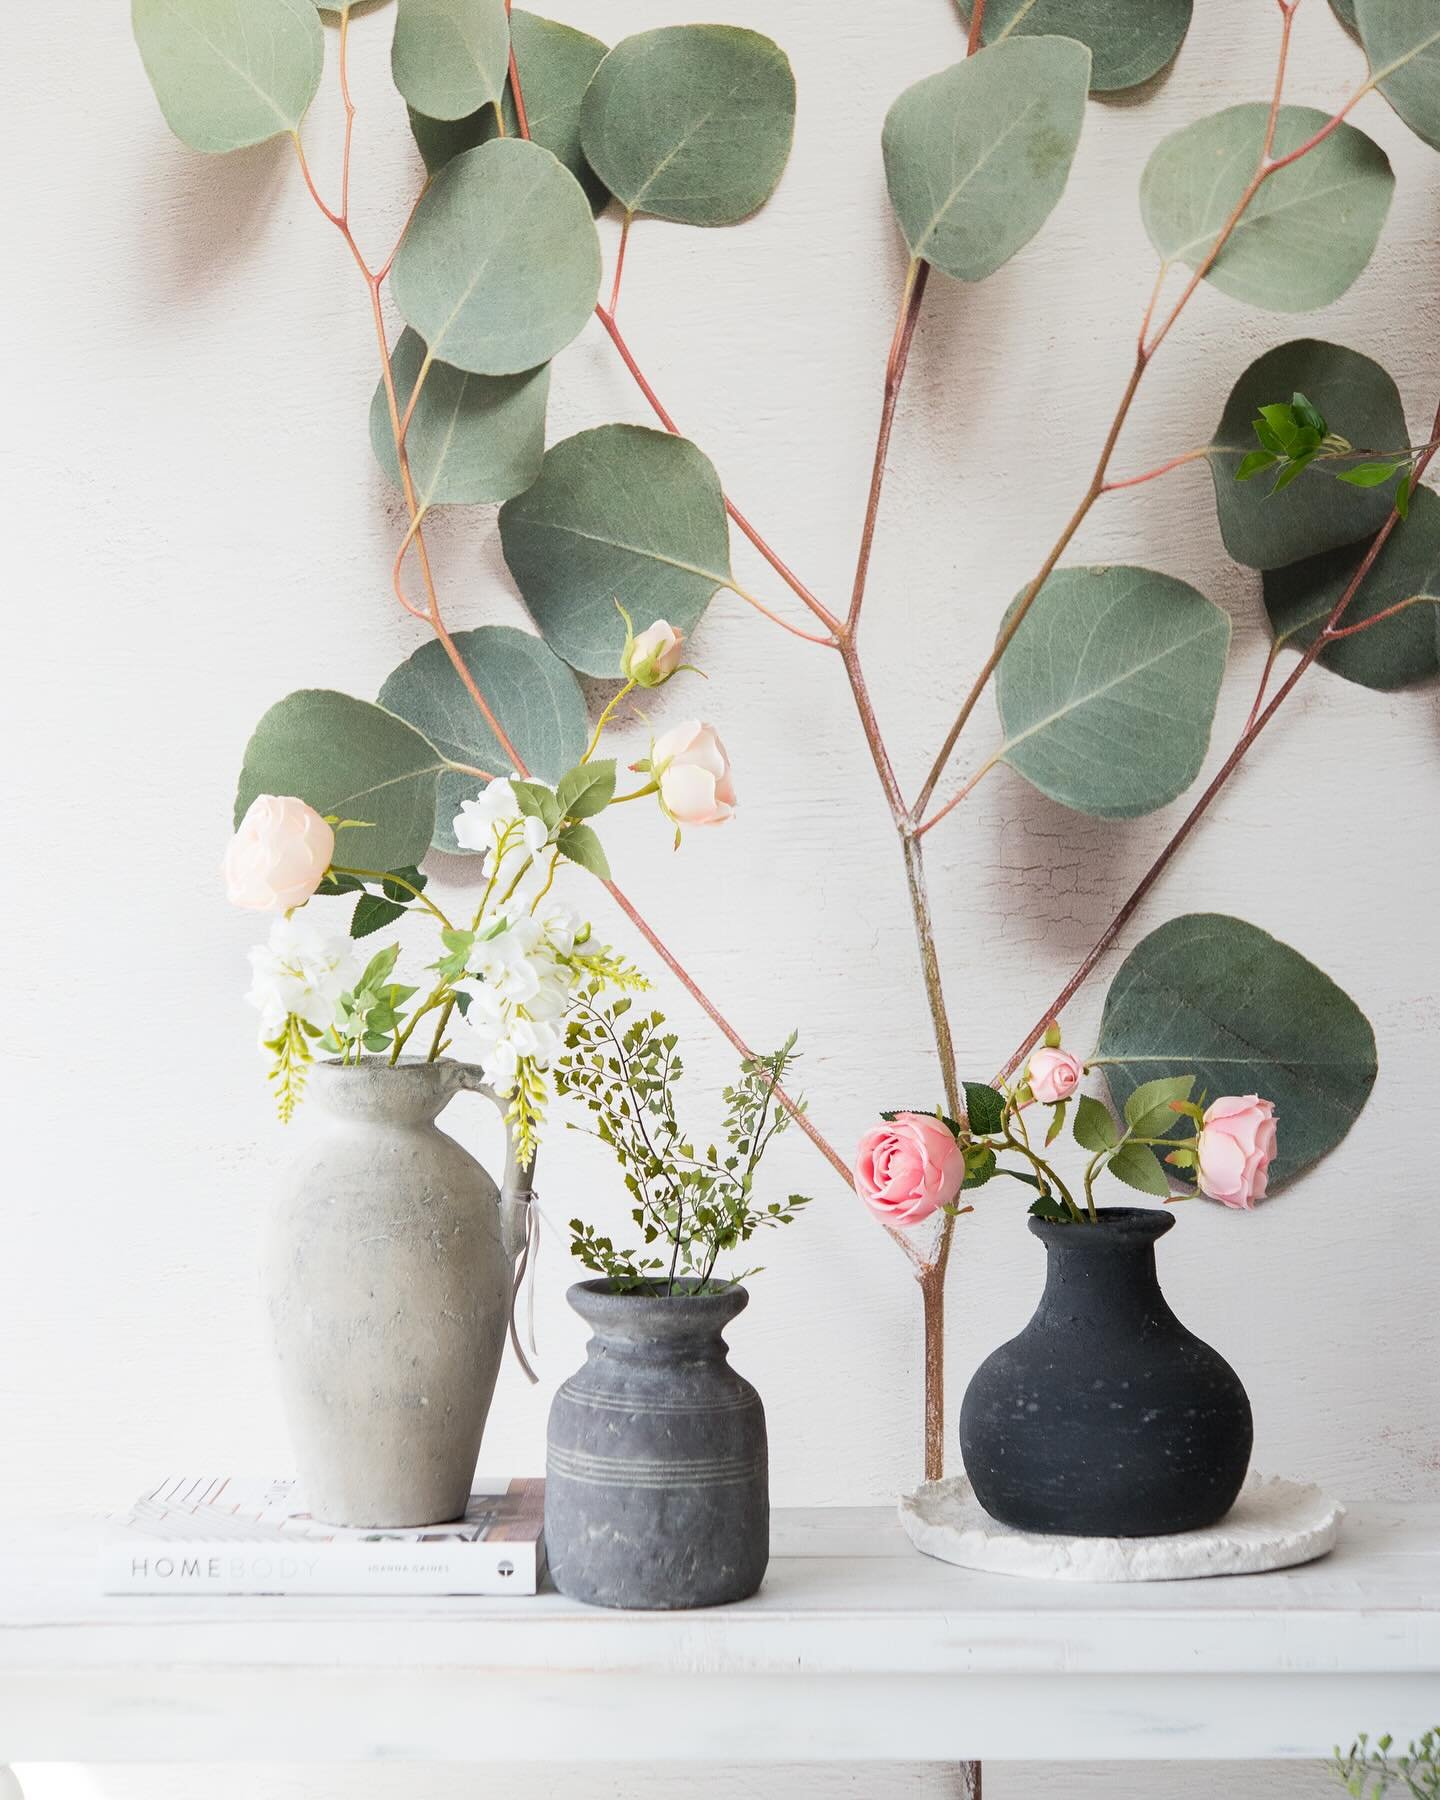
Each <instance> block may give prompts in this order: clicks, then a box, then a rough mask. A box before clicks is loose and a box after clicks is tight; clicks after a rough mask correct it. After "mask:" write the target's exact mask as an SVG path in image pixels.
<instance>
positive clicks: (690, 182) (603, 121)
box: [580, 25, 795, 225]
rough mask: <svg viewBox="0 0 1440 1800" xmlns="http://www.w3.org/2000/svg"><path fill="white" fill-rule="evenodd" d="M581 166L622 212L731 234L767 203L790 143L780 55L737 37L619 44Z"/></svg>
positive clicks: (670, 37) (791, 111) (704, 31)
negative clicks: (724, 229)
mask: <svg viewBox="0 0 1440 1800" xmlns="http://www.w3.org/2000/svg"><path fill="white" fill-rule="evenodd" d="M580 135H581V141H582V143H583V144H584V147H585V156H586V159H587V160H588V162H589V163H590V166H591V167H592V168H593V169H594V170H595V173H596V174H597V175H598V176H599V177H600V179H601V180H602V181H603V182H604V183H605V185H606V186H607V187H608V188H609V189H610V192H611V193H612V194H614V196H615V198H616V199H617V200H619V201H620V203H621V205H622V206H624V207H625V208H626V210H627V211H629V212H632V213H635V212H638V213H651V214H653V215H654V216H655V217H656V218H660V219H674V220H675V221H676V222H677V223H679V224H681V225H734V224H736V223H738V221H739V220H741V219H745V218H748V217H749V216H750V214H751V213H753V212H754V211H755V210H756V209H757V208H758V207H760V206H763V205H764V204H765V202H766V201H767V200H768V199H769V198H770V196H771V194H773V193H774V191H775V188H776V185H777V184H778V182H779V180H780V177H781V175H782V174H783V173H784V172H785V163H786V161H787V159H788V157H789V155H790V143H791V139H792V138H793V137H794V135H795V77H794V75H793V74H792V73H791V70H790V62H789V59H788V58H787V56H786V55H785V52H784V51H783V50H782V49H781V48H780V46H779V45H778V44H775V43H772V42H771V40H770V39H769V38H767V37H762V36H761V35H760V33H759V32H758V31H743V30H741V29H740V27H738V26H735V25H665V26H662V27H661V28H660V29H659V30H658V31H642V32H640V33H638V34H637V35H636V36H635V37H628V38H624V39H622V40H621V42H620V43H618V44H617V45H616V46H615V48H614V49H613V50H612V51H611V52H610V54H609V55H608V56H607V57H606V58H605V60H604V62H602V63H601V65H600V67H599V68H598V69H597V70H596V71H595V78H594V80H593V81H592V82H591V83H590V86H589V90H588V91H587V93H586V95H585V104H584V106H583V108H582V109H581V114H580Z"/></svg>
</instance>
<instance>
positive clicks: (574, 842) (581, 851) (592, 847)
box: [555, 825, 610, 881]
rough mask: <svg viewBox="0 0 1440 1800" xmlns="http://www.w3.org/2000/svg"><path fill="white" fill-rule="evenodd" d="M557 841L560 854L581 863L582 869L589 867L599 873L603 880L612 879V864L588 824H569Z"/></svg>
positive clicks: (591, 871)
mask: <svg viewBox="0 0 1440 1800" xmlns="http://www.w3.org/2000/svg"><path fill="white" fill-rule="evenodd" d="M555 843H556V847H557V848H558V849H559V851H560V854H561V855H562V856H565V857H568V858H569V859H570V861H571V862H573V863H579V865H580V867H581V868H582V869H588V870H589V871H590V873H591V874H592V875H598V876H599V877H600V879H601V881H608V880H609V879H610V864H609V862H608V860H607V859H606V856H605V851H604V848H603V846H602V845H601V843H600V839H599V838H598V837H597V836H596V835H595V833H594V832H593V831H592V830H591V829H590V827H589V826H588V825H567V826H566V827H565V829H564V830H563V831H562V832H561V833H560V835H559V837H558V838H556V840H555Z"/></svg>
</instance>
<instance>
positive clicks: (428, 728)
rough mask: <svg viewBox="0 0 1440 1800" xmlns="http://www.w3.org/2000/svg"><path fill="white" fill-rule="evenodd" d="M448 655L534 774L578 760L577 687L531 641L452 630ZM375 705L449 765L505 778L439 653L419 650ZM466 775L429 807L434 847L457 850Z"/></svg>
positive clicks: (525, 636) (505, 764)
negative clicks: (453, 654)
mask: <svg viewBox="0 0 1440 1800" xmlns="http://www.w3.org/2000/svg"><path fill="white" fill-rule="evenodd" d="M454 643H455V648H456V649H457V650H458V651H459V652H460V655H461V657H462V658H463V659H464V662H465V666H466V668H467V669H469V671H470V673H471V674H472V675H473V676H474V677H475V685H476V686H477V687H478V688H479V689H480V692H481V693H482V694H483V695H484V696H485V699H486V701H487V703H488V704H489V706H490V709H491V711H492V712H493V713H494V714H495V717H496V718H497V719H498V720H499V721H500V723H501V725H502V727H503V728H504V731H505V735H506V736H507V737H508V738H509V739H510V742H511V743H512V744H513V745H514V746H515V748H516V750H518V751H519V753H520V755H521V757H522V758H523V760H524V762H525V764H526V767H527V768H528V769H529V770H530V772H531V774H532V775H536V776H538V777H539V778H540V779H541V780H542V781H550V782H554V781H558V780H559V779H560V777H561V776H562V775H563V774H564V773H565V771H566V770H567V769H570V768H573V766H574V765H575V764H576V763H577V762H578V761H579V760H580V758H581V757H582V756H583V755H584V754H585V745H586V743H587V742H588V741H589V731H588V728H587V723H586V717H585V699H584V696H583V695H582V694H581V692H580V684H579V682H577V681H576V679H575V677H574V676H573V675H572V674H571V673H570V671H569V669H567V668H566V666H565V664H564V663H563V662H561V660H560V658H559V657H558V656H556V655H555V653H554V651H553V650H548V649H546V647H545V645H544V644H543V643H541V641H540V639H539V638H537V637H531V636H530V635H529V633H528V632H524V631H515V630H513V629H512V628H511V627H510V626H508V625H482V626H480V627H479V628H478V629H477V630H475V631H457V632H456V633H455V634H454ZM380 704H381V705H382V706H384V707H386V708H388V709H389V711H391V712H393V713H397V714H398V715H399V716H400V717H401V718H402V719H408V720H409V722H410V723H411V724H412V725H413V726H415V728H416V729H417V730H418V731H422V732H423V733H424V734H425V736H426V738H427V739H428V740H429V741H430V742H431V743H432V744H434V745H435V746H436V748H437V749H439V750H440V751H441V752H442V753H443V754H444V755H445V756H446V757H448V758H449V760H450V761H451V762H452V763H466V764H468V765H469V766H470V767H471V768H472V769H486V770H488V771H490V773H492V774H494V775H506V774H509V772H510V759H509V758H508V757H507V756H506V754H505V752H504V751H503V750H502V749H501V748H500V745H499V742H498V741H497V739H496V737H495V734H494V732H492V731H491V729H490V727H489V726H488V725H487V724H486V723H485V720H484V717H483V715H482V714H481V712H480V709H479V707H477V706H476V704H475V702H474V700H472V699H471V697H470V693H469V690H468V689H467V688H466V686H465V684H464V683H463V682H462V681H461V679H460V677H459V676H458V675H457V674H456V672H455V669H454V667H453V665H452V664H451V661H450V658H449V657H448V656H447V655H446V654H445V650H444V647H443V646H442V645H441V644H439V643H438V642H431V643H428V644H422V645H421V647H420V648H419V649H418V650H417V651H416V652H415V654H414V655H413V656H412V657H409V658H408V659H407V660H406V661H405V662H403V663H401V665H400V667H399V668H398V669H396V670H395V671H394V672H393V673H392V674H391V675H390V676H389V677H388V678H387V680H386V682H385V685H384V687H382V688H381V690H380ZM476 788H477V781H476V778H475V776H474V775H468V774H461V773H459V772H457V771H453V770H447V771H446V772H445V773H444V774H442V775H441V777H440V787H439V794H438V798H437V801H436V805H435V837H434V842H435V848H436V849H437V850H459V848H460V846H459V845H458V844H457V843H456V842H455V832H454V821H455V815H456V813H457V812H459V810H460V803H461V801H462V800H472V799H474V797H475V792H476Z"/></svg>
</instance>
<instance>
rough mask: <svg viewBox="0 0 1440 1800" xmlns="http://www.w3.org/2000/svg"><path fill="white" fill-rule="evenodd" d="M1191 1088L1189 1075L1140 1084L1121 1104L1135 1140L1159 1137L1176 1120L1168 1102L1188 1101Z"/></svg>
mask: <svg viewBox="0 0 1440 1800" xmlns="http://www.w3.org/2000/svg"><path fill="white" fill-rule="evenodd" d="M1194 1087H1195V1077H1194V1076H1193V1075H1162V1076H1161V1077H1160V1079H1159V1080H1158V1081H1142V1082H1141V1084H1140V1086H1139V1087H1137V1088H1136V1089H1135V1091H1134V1093H1133V1094H1131V1095H1130V1096H1129V1097H1128V1098H1127V1099H1126V1101H1125V1123H1126V1124H1127V1125H1128V1126H1129V1127H1130V1130H1131V1132H1132V1133H1133V1135H1134V1136H1136V1137H1161V1136H1162V1135H1163V1134H1164V1133H1165V1132H1167V1131H1169V1129H1170V1128H1171V1126H1172V1125H1174V1123H1175V1120H1176V1113H1175V1111H1174V1108H1173V1107H1172V1106H1171V1104H1170V1102H1171V1101H1172V1100H1188V1099H1189V1098H1190V1095H1191V1093H1192V1091H1193V1090H1194Z"/></svg>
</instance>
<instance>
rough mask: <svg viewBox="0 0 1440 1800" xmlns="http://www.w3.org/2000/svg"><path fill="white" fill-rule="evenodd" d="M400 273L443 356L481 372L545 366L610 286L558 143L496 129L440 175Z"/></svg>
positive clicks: (418, 322)
mask: <svg viewBox="0 0 1440 1800" xmlns="http://www.w3.org/2000/svg"><path fill="white" fill-rule="evenodd" d="M391 280H392V283H393V287H394V292H395V304H396V305H397V306H398V307H399V309H400V312H401V314H402V316H403V317H404V319H405V322H406V324H408V325H412V326H413V327H414V328H415V330H416V331H418V332H419V334H420V336H421V337H422V338H423V339H424V340H425V342H426V343H427V344H428V345H429V346H430V349H431V351H432V352H433V353H434V354H435V355H436V356H437V357H439V358H440V359H441V360H442V361H443V362H447V363H449V364H450V365H451V366H452V367H453V368H457V369H465V370H467V371H468V372H469V373H470V374H472V375H515V374H518V373H519V372H520V371H521V370H522V369H534V368H537V367H538V366H539V365H540V364H541V363H543V362H548V361H549V360H550V358H551V357H552V356H554V355H555V353H556V352H557V351H559V350H563V349H564V348H565V346H566V344H568V343H569V342H570V340H571V339H572V338H573V337H575V336H576V334H577V333H578V332H579V331H580V329H581V327H582V326H583V325H584V323H585V321H586V320H587V319H588V318H589V317H590V313H591V310H592V308H593V307H594V305H595V298H596V296H597V294H598V293H599V292H600V239H599V237H598V235H597V234H596V231H595V221H594V219H593V218H592V217H591V215H590V203H589V201H588V200H586V198H585V195H584V193H583V191H582V190H581V187H580V184H579V182H578V181H576V179H575V177H574V176H573V175H572V174H571V173H570V171H569V170H568V169H567V168H565V167H563V166H562V165H561V164H560V163H559V162H557V161H556V159H555V158H554V157H553V156H552V155H551V154H550V152H549V151H548V150H542V149H541V148H540V146H539V145H538V144H531V143H527V142H526V141H525V139H523V138H497V139H496V140H495V141H494V142H493V143H489V144H482V145H481V147H480V148H479V149H478V150H467V151H465V152H464V153H463V155H460V156H457V157H456V158H455V159H454V161H453V162H450V163H447V164H446V165H445V167H444V168H443V169H442V170H441V171H440V173H439V174H438V175H437V176H436V177H435V179H434V181H433V182H432V183H431V185H430V189H429V192H428V193H427V194H426V195H425V197H424V199H423V200H422V201H421V202H420V204H419V206H417V207H416V209H415V217H414V218H413V219H412V220H411V222H410V229H409V230H408V231H407V232H406V233H405V240H404V242H403V243H402V244H401V246H400V251H399V254H398V255H397V256H396V258H395V269H394V273H393V275H392V277H391Z"/></svg>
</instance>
